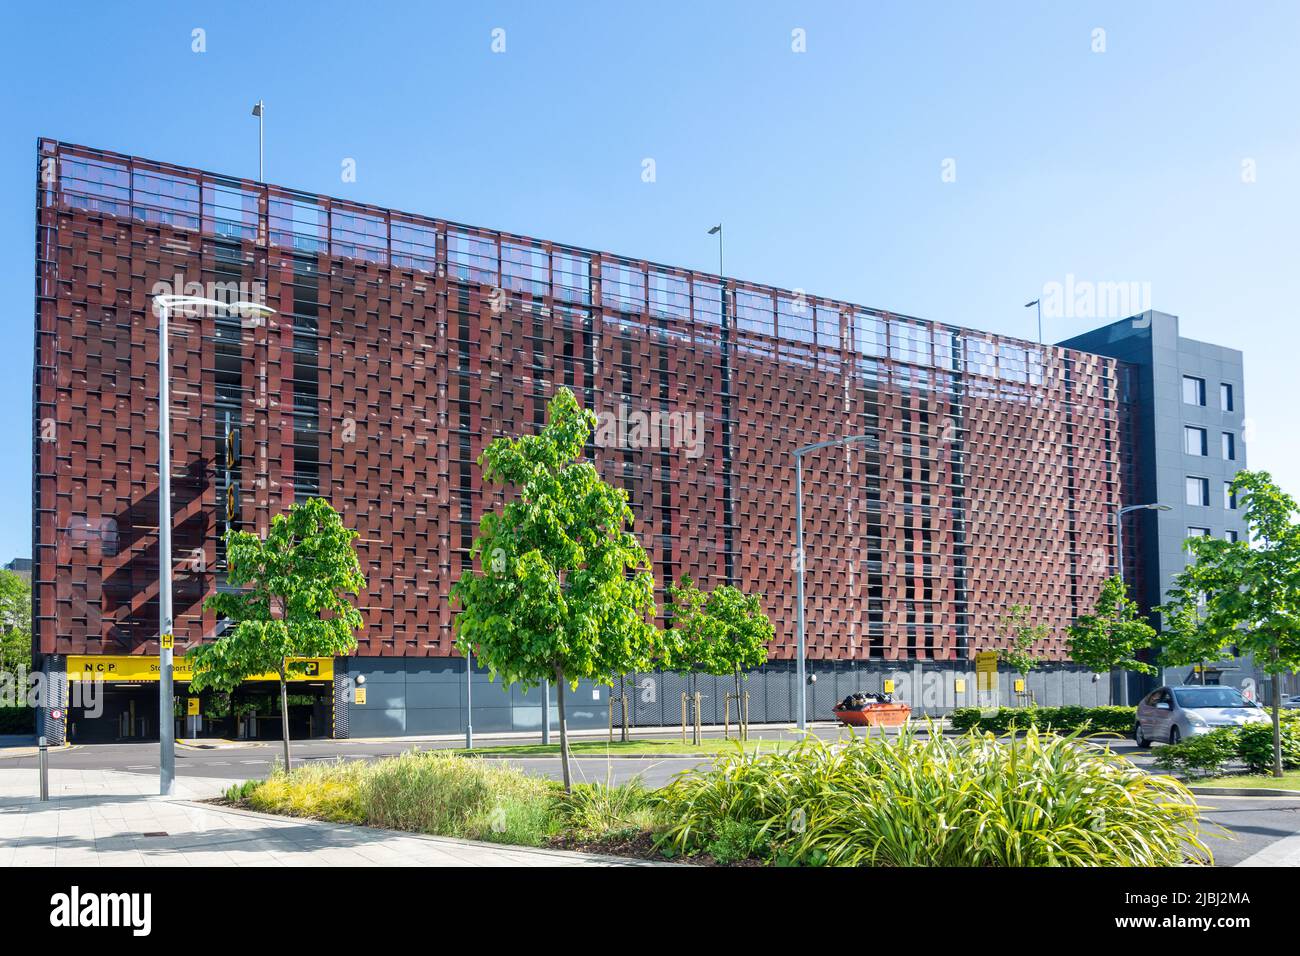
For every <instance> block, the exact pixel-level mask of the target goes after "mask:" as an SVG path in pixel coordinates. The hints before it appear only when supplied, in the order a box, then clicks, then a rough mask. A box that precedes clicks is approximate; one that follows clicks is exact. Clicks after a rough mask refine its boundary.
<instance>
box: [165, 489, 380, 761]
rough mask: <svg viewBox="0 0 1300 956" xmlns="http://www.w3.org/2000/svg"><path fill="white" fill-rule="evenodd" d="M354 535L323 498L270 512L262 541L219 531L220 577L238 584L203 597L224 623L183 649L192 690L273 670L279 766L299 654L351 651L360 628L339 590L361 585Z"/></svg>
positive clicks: (224, 686) (301, 666) (229, 686)
mask: <svg viewBox="0 0 1300 956" xmlns="http://www.w3.org/2000/svg"><path fill="white" fill-rule="evenodd" d="M356 537H357V532H355V531H351V530H349V529H348V528H346V527H344V525H343V519H342V518H340V517H339V514H338V512H337V511H335V510H334V509H333V508H332V507H330V504H329V502H328V501H326V500H325V499H323V498H309V499H307V500H306V501H304V502H302V503H301V504H295V505H293V506H292V507H291V508H290V509H289V511H288V513H287V514H280V515H276V516H275V517H274V518H273V519H272V520H271V528H270V530H269V531H268V532H267V535H266V539H265V540H263V539H261V538H259V537H258V536H257V535H255V534H253V533H251V532H248V531H235V530H232V531H231V532H230V533H229V534H228V535H227V536H226V563H227V575H226V579H227V583H228V584H229V585H230V586H231V587H232V588H239V589H240V590H231V591H224V590H223V591H218V592H217V593H216V594H214V595H212V596H211V597H209V598H208V599H207V600H206V601H205V602H204V607H207V608H209V609H211V610H213V611H215V612H216V613H217V614H218V615H219V616H221V617H224V618H227V619H229V621H230V626H229V628H228V629H227V630H226V632H225V633H224V634H222V635H221V637H219V638H218V639H217V640H216V641H215V642H213V643H211V644H202V645H200V646H198V647H196V648H194V649H193V650H191V651H190V652H189V654H188V655H186V656H187V657H188V659H189V660H190V661H191V662H192V664H193V667H194V676H193V678H192V680H191V682H190V689H191V690H192V691H194V692H198V691H201V690H203V689H204V688H207V687H214V688H216V689H218V690H222V691H230V690H233V689H234V688H235V687H236V686H238V685H239V684H240V683H241V682H242V681H244V680H247V679H248V678H250V677H252V676H254V675H255V674H267V673H272V672H274V673H275V674H277V675H279V678H280V714H281V720H280V725H281V731H282V734H283V737H284V768H285V770H288V769H289V768H290V754H289V707H288V693H289V691H288V683H289V678H290V676H292V675H297V674H303V673H305V671H306V667H307V665H306V662H305V661H304V660H303V658H309V657H334V656H337V655H339V654H347V653H349V652H351V651H353V650H355V649H356V646H357V640H356V635H355V633H354V632H356V631H358V630H360V629H361V628H362V627H363V626H364V624H363V622H362V620H361V612H360V611H358V610H357V609H356V608H355V607H353V606H352V603H351V602H350V601H349V600H348V599H347V597H346V596H345V595H349V594H352V595H355V594H359V593H360V592H361V590H362V589H363V588H364V587H365V586H366V579H365V576H364V575H363V574H362V573H361V563H360V561H358V560H357V554H356V551H355V550H353V547H352V540H353V539H354V538H356ZM245 586H247V587H245Z"/></svg>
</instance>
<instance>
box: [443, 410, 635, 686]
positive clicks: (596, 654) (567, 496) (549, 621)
mask: <svg viewBox="0 0 1300 956" xmlns="http://www.w3.org/2000/svg"><path fill="white" fill-rule="evenodd" d="M594 427H595V415H594V414H593V413H592V412H591V411H589V410H587V409H583V408H581V407H579V405H578V401H577V399H576V398H574V396H573V393H572V392H571V391H569V390H568V389H567V388H561V389H560V390H559V391H557V392H556V393H555V396H554V397H553V398H552V399H551V403H550V406H549V420H548V423H547V424H546V426H545V427H544V428H543V429H542V430H541V431H540V433H538V434H536V435H525V436H523V437H521V438H498V439H496V440H494V441H493V442H492V443H491V444H490V445H489V446H488V448H487V450H486V451H484V452H483V454H482V455H481V456H480V458H479V464H480V465H482V467H483V473H484V477H486V478H487V479H488V480H489V481H492V482H494V483H500V484H504V485H507V486H508V487H510V488H513V489H515V490H516V491H517V492H518V495H517V497H515V498H514V499H513V500H512V501H509V502H508V503H507V504H506V505H505V507H504V508H503V510H502V513H501V514H499V515H498V514H494V513H492V512H489V513H487V514H485V515H483V517H482V520H481V521H480V522H479V534H478V536H477V537H476V538H475V540H474V546H473V549H472V552H471V554H472V556H473V557H474V558H475V559H476V560H478V561H479V562H480V565H481V573H474V571H473V570H467V571H466V573H465V574H463V575H462V576H461V578H460V580H459V581H457V582H456V584H455V585H454V586H453V587H452V599H453V601H455V602H458V603H459V604H460V607H461V610H460V611H459V612H458V613H457V615H456V629H457V634H458V641H457V646H458V647H459V649H460V651H461V653H466V652H468V651H469V650H470V649H471V648H473V649H474V650H475V652H476V653H477V654H478V655H479V658H480V659H481V660H482V661H483V663H484V664H486V665H487V666H488V668H489V669H490V670H491V671H492V673H493V675H496V674H500V675H502V677H503V678H504V679H505V680H506V682H507V683H517V684H521V685H522V686H524V687H533V686H535V685H537V684H539V683H541V682H542V681H543V680H546V679H560V678H558V677H557V675H563V679H564V680H567V681H569V682H570V683H571V686H573V687H575V688H576V687H577V682H578V680H579V679H581V678H584V677H585V678H590V679H593V680H604V679H607V678H608V676H609V675H610V674H625V673H628V672H630V671H633V670H638V669H641V668H646V667H649V666H650V664H651V661H652V657H653V653H654V651H655V649H656V647H657V644H658V638H657V632H656V630H655V628H654V625H653V624H652V623H651V620H652V618H653V617H654V614H655V603H654V578H653V576H652V575H651V573H650V559H649V557H648V556H647V555H646V553H645V550H644V549H643V548H642V547H641V545H640V544H639V543H638V542H637V539H636V536H635V535H634V534H632V532H631V531H629V530H628V528H630V527H631V525H632V523H633V515H632V509H631V508H630V507H629V506H628V501H627V492H625V491H623V490H622V489H621V488H614V487H613V486H611V485H609V484H607V483H606V482H605V481H603V480H602V479H601V477H600V475H599V473H598V472H597V471H596V468H595V466H594V465H593V464H592V463H591V462H589V461H584V460H582V453H583V447H584V446H585V444H586V442H587V440H588V438H589V437H590V436H591V432H592V429H593V428H594Z"/></svg>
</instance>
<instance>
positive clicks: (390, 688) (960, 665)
mask: <svg viewBox="0 0 1300 956" xmlns="http://www.w3.org/2000/svg"><path fill="white" fill-rule="evenodd" d="M336 673H337V674H338V678H339V681H340V685H341V687H342V688H343V690H342V692H341V697H342V701H341V703H340V708H341V711H340V714H339V715H338V716H336V719H335V732H336V734H338V736H351V737H353V738H357V737H401V736H422V735H436V734H458V733H463V732H464V730H465V696H466V694H465V661H464V659H462V658H432V659H416V658H398V657H385V658H375V657H351V658H347V659H340V661H339V662H338V666H337V667H336ZM808 674H809V676H810V677H815V678H816V680H813V681H810V682H809V684H808V685H807V688H808V689H807V695H808V716H809V719H811V720H833V719H834V713H833V712H832V708H833V707H834V706H835V704H836V703H838V702H839V701H841V700H843V699H844V698H845V697H847V696H848V695H849V694H852V693H854V692H856V691H871V692H880V691H883V690H884V688H885V681H886V680H892V681H893V682H894V693H895V696H896V697H897V698H898V699H901V700H903V701H906V702H907V703H908V704H910V705H911V706H912V712H913V714H914V715H915V716H919V717H924V716H934V717H938V716H942V715H944V714H946V713H948V712H949V711H951V710H953V709H954V708H956V707H968V706H977V705H984V706H987V705H988V704H989V703H991V701H987V700H984V699H980V698H978V697H977V694H976V680H975V671H974V666H973V662H970V663H968V662H965V661H962V662H956V661H866V662H863V661H810V662H809V663H808ZM1017 676H1018V675H1015V674H1011V673H1008V672H1005V671H1004V672H1003V673H1002V674H1001V675H1000V677H999V681H998V695H997V696H998V700H997V703H998V704H999V705H1001V706H1016V705H1022V704H1024V703H1026V702H1027V698H1026V697H1023V696H1020V695H1017V694H1016V692H1015V680H1016V679H1017ZM358 677H364V678H365V683H364V684H363V685H360V686H364V687H365V689H366V702H365V704H356V703H355V702H354V699H355V694H354V693H353V691H354V690H355V688H356V687H357V686H358V685H357V678H358ZM958 681H964V682H965V689H964V691H960V692H959V691H958V690H957V687H958ZM692 688H694V690H695V691H697V692H698V693H699V694H700V697H701V702H700V718H701V721H702V722H703V723H705V724H720V723H722V721H723V716H724V711H725V707H726V704H725V695H726V694H728V693H732V692H733V682H732V679H731V678H729V677H713V676H710V675H697V676H696V677H695V678H694V682H693V683H692V678H691V677H690V676H689V675H684V674H679V673H673V672H664V671H653V672H645V673H636V674H630V675H628V676H627V677H626V678H625V679H624V681H623V682H622V685H621V687H620V683H619V682H618V681H617V680H616V681H615V683H614V685H613V686H612V687H610V686H607V685H604V684H595V683H592V682H591V681H580V682H579V684H578V688H577V690H576V691H572V690H571V691H567V692H566V694H565V703H566V710H567V717H568V722H569V727H570V728H571V729H575V730H584V729H601V728H605V727H608V725H609V702H610V695H611V694H613V695H615V696H617V695H618V694H619V693H620V690H625V692H626V693H627V694H628V696H629V722H630V723H631V725H632V726H636V727H673V726H680V724H681V719H682V710H681V707H682V704H681V695H682V694H683V693H687V694H689V693H691V692H692ZM741 689H742V693H748V694H749V719H750V722H751V723H754V724H760V723H790V722H793V721H794V720H795V717H796V711H797V700H798V698H797V696H796V695H797V692H798V684H797V682H796V675H795V667H794V662H793V661H774V662H772V663H770V664H767V665H765V666H764V667H761V668H758V669H757V670H754V671H751V672H749V673H748V674H747V675H746V678H745V680H744V681H743V682H742V684H741ZM549 690H550V720H551V726H552V728H558V726H559V723H558V721H559V717H558V710H557V706H556V703H557V701H556V690H555V687H554V686H552V687H550V689H549ZM1026 691H1027V692H1028V693H1031V694H1032V695H1033V698H1034V700H1035V701H1037V702H1038V703H1040V704H1046V705H1053V706H1055V705H1061V704H1077V705H1082V706H1087V707H1092V706H1101V705H1105V704H1108V703H1110V691H1109V687H1108V684H1107V682H1106V681H1105V679H1103V678H1098V677H1097V676H1096V675H1094V674H1092V673H1091V672H1089V671H1086V670H1084V669H1083V668H1080V667H1076V666H1074V665H1051V666H1045V667H1043V668H1041V669H1039V670H1037V671H1034V672H1032V673H1031V674H1030V675H1029V677H1028V679H1027V686H1026ZM542 694H543V690H542V688H540V687H535V688H533V689H531V690H529V691H528V692H527V693H525V692H524V691H523V690H521V689H520V688H518V687H507V686H502V684H501V682H500V681H499V680H498V681H496V682H493V681H491V680H489V678H488V675H487V672H486V671H485V670H482V669H480V668H477V667H476V668H475V670H474V674H473V691H472V694H471V696H472V698H473V708H474V709H473V721H474V733H475V734H485V735H486V734H493V733H520V732H532V733H538V732H540V730H541V728H542ZM620 713H621V708H620V706H619V705H616V708H615V726H616V727H617V725H618V721H619V720H620V716H619V715H620ZM730 716H731V720H732V721H733V722H734V721H735V720H736V704H735V703H732V705H731V715H730Z"/></svg>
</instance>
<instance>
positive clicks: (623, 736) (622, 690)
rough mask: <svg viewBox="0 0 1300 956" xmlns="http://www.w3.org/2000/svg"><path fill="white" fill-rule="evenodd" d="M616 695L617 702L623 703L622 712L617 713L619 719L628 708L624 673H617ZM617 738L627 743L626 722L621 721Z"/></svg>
mask: <svg viewBox="0 0 1300 956" xmlns="http://www.w3.org/2000/svg"><path fill="white" fill-rule="evenodd" d="M618 696H619V703H620V704H622V705H623V708H622V713H620V715H619V716H620V719H621V718H622V714H624V713H627V710H628V703H627V675H626V674H619V675H618ZM618 739H619V740H621V741H623V743H627V724H626V723H623V724H622V726H621V727H620V729H619V737H618Z"/></svg>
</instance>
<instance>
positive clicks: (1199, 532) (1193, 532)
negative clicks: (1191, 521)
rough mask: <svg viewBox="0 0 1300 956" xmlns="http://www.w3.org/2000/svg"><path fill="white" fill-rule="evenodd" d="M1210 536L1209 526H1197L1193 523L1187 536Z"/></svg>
mask: <svg viewBox="0 0 1300 956" xmlns="http://www.w3.org/2000/svg"><path fill="white" fill-rule="evenodd" d="M1209 536H1210V529H1209V528H1197V527H1196V526H1194V525H1193V526H1189V527H1188V529H1187V537H1189V538H1208V537H1209Z"/></svg>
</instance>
